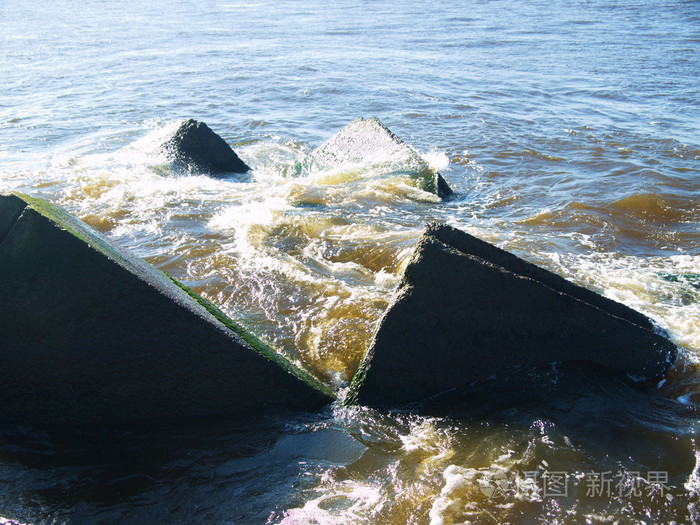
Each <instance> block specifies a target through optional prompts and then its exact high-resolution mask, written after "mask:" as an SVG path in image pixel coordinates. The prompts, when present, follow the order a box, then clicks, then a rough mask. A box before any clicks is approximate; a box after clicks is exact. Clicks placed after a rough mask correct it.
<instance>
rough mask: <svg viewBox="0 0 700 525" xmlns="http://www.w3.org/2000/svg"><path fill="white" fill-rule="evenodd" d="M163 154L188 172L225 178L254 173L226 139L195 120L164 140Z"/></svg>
mask: <svg viewBox="0 0 700 525" xmlns="http://www.w3.org/2000/svg"><path fill="white" fill-rule="evenodd" d="M160 150H161V151H163V152H164V153H165V154H166V156H167V157H168V158H170V159H171V160H172V162H173V163H174V164H175V165H176V166H177V167H178V168H180V169H183V170H185V171H193V172H203V173H208V174H211V175H224V174H226V173H245V172H247V171H249V170H250V167H249V166H248V165H247V164H246V163H245V162H243V161H242V160H241V159H240V158H239V157H238V155H236V152H234V151H233V150H232V149H231V146H229V145H228V144H227V143H226V141H225V140H224V139H222V138H221V137H220V136H219V135H217V134H216V133H214V132H213V131H212V130H211V128H209V126H207V125H206V124H205V123H204V122H199V121H197V120H194V119H187V120H185V121H183V122H182V123H181V124H180V125H179V126H178V127H177V128H176V129H175V130H174V131H173V132H172V133H170V134H169V135H168V136H167V137H166V138H165V139H164V140H163V142H162V144H161V145H160Z"/></svg>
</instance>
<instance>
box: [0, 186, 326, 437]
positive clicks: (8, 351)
mask: <svg viewBox="0 0 700 525" xmlns="http://www.w3.org/2000/svg"><path fill="white" fill-rule="evenodd" d="M0 370H2V381H0V420H4V421H10V420H11V421H38V422H43V423H84V422H98V421H116V420H127V419H140V418H165V417H182V416H199V415H214V414H230V413H239V412H246V411H251V410H259V409H263V408H265V407H290V408H303V409H308V408H314V407H318V406H321V405H323V404H324V403H326V402H328V401H329V400H330V398H331V396H332V393H331V392H330V391H329V390H328V389H326V388H325V387H323V386H322V385H320V384H319V383H318V381H316V379H315V378H313V377H312V376H311V375H310V374H309V373H307V372H306V371H304V370H302V369H300V368H299V367H297V366H295V365H293V364H292V363H290V362H288V361H287V360H285V359H284V358H282V357H281V356H280V355H278V354H277V353H276V352H275V351H274V350H273V349H272V348H270V347H269V346H267V345H266V344H265V343H263V342H262V341H260V340H259V339H258V338H256V337H255V336H254V335H253V334H251V333H249V332H247V331H245V330H244V329H242V328H241V327H240V326H238V325H237V324H236V323H235V322H233V321H231V320H230V319H228V318H226V316H224V315H223V314H222V313H221V312H220V311H219V310H218V309H216V307H214V306H213V305H212V304H211V303H208V302H207V301H205V300H204V299H202V298H201V297H199V296H197V295H196V294H194V293H193V292H191V291H189V290H188V289H187V288H185V287H184V286H182V285H180V284H179V283H177V282H175V281H173V280H171V279H170V278H169V277H168V276H166V275H165V274H163V273H162V272H160V271H158V270H156V269H155V268H153V267H152V266H150V265H148V264H146V263H145V262H144V261H142V260H141V259H138V258H137V257H135V256H133V255H132V254H130V253H129V252H127V251H126V250H124V249H121V248H119V247H117V246H115V245H114V244H112V243H110V242H109V241H108V240H106V238H104V237H103V236H102V235H100V234H99V233H97V232H95V231H94V230H92V229H91V228H90V227H89V226H87V225H85V224H84V223H82V222H81V221H79V220H77V219H76V218H75V217H73V216H71V215H69V214H68V213H66V212H65V211H63V210H61V209H60V208H58V207H56V206H53V205H51V204H49V203H47V202H46V201H43V200H40V199H35V198H30V197H27V196H25V195H20V194H15V195H10V196H0Z"/></svg>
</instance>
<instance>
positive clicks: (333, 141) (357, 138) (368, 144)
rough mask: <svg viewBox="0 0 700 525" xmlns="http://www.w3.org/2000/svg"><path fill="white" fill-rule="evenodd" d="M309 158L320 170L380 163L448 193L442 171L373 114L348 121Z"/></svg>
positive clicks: (426, 186)
mask: <svg viewBox="0 0 700 525" xmlns="http://www.w3.org/2000/svg"><path fill="white" fill-rule="evenodd" d="M311 162H312V165H313V166H315V167H317V168H319V169H324V170H327V169H335V168H338V167H341V166H345V165H356V164H373V165H381V166H383V167H385V168H388V169H391V170H395V171H405V172H409V173H411V174H413V176H414V177H416V178H418V179H420V181H421V189H423V190H425V191H428V192H430V193H434V194H436V195H438V196H439V197H441V198H446V197H449V196H450V195H452V189H451V188H450V186H449V185H448V184H447V181H446V180H445V179H444V178H443V177H442V175H440V174H439V173H438V172H437V171H435V170H434V169H433V168H431V167H430V165H429V164H428V163H427V162H426V161H425V160H423V158H422V157H421V156H420V155H418V153H416V151H415V150H413V149H412V148H411V147H410V146H409V145H407V144H406V143H405V142H403V141H402V140H401V139H400V138H398V137H397V136H396V135H394V134H393V133H392V132H391V131H389V129H388V128H387V127H386V126H384V124H382V123H381V122H380V121H379V120H378V119H376V118H370V119H364V118H358V119H355V120H353V121H352V122H350V124H348V125H347V126H345V127H344V128H343V129H341V130H340V131H338V132H337V133H335V134H334V135H333V136H331V137H330V138H329V139H328V140H327V141H326V142H324V143H323V144H322V145H321V146H319V147H318V148H317V149H315V150H314V151H313V152H312V153H311Z"/></svg>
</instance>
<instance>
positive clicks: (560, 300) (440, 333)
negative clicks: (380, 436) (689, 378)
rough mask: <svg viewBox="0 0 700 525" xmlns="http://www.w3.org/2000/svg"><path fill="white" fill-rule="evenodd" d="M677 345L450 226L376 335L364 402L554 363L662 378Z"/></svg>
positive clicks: (420, 260) (356, 389)
mask: <svg viewBox="0 0 700 525" xmlns="http://www.w3.org/2000/svg"><path fill="white" fill-rule="evenodd" d="M676 353H677V350H676V347H675V346H674V345H673V344H672V343H671V342H670V341H669V340H667V339H666V338H665V337H663V336H661V335H659V334H658V333H657V332H656V331H655V329H654V326H653V325H652V323H651V321H650V320H649V319H648V318H647V317H645V316H644V315H642V314H640V313H639V312H636V311H634V310H632V309H630V308H628V307H626V306H624V305H622V304H620V303H617V302H615V301H612V300H610V299H607V298H605V297H603V296H601V295H599V294H596V293H595V292H592V291H590V290H587V289H585V288H582V287H580V286H577V285H575V284H573V283H571V282H569V281H566V280H565V279H563V278H562V277H560V276H558V275H555V274H553V273H551V272H549V271H547V270H544V269H542V268H539V267H537V266H535V265H533V264H531V263H528V262H526V261H524V260H522V259H520V258H518V257H516V256H515V255H512V254H510V253H508V252H505V251H503V250H501V249H499V248H497V247H495V246H493V245H490V244H488V243H486V242H484V241H481V240H479V239H477V238H475V237H473V236H471V235H469V234H467V233H466V232H463V231H460V230H457V229H454V228H451V227H449V226H444V225H430V226H428V228H427V229H426V231H425V233H424V235H423V237H422V238H421V240H420V242H419V244H418V246H417V248H416V251H415V253H414V255H413V257H412V259H411V261H410V263H409V265H408V267H407V268H406V271H405V274H404V277H403V281H402V283H401V285H400V287H399V289H398V291H397V293H396V295H395V298H394V300H393V303H392V304H391V306H390V307H389V308H388V310H387V311H386V313H385V314H384V316H383V319H382V320H381V323H380V325H379V327H378V329H377V331H376V333H375V337H374V340H373V342H372V345H371V347H370V349H369V351H368V352H367V355H366V356H365V359H364V362H363V363H362V365H361V367H360V371H359V372H358V374H357V375H356V377H355V379H354V380H353V385H352V390H353V394H352V396H351V397H354V398H355V399H356V400H357V402H359V403H361V404H367V405H392V404H401V403H407V402H414V401H418V400H421V399H425V398H428V397H430V396H434V395H437V394H440V393H442V392H445V391H448V390H450V389H455V388H458V387H461V386H466V385H469V384H470V383H473V382H478V381H483V380H486V379H488V378H490V377H493V376H499V375H501V374H504V375H505V374H508V373H511V372H512V371H513V370H516V369H521V370H522V367H523V366H525V367H528V366H534V367H537V366H546V365H548V364H549V363H552V362H572V363H573V362H588V363H593V364H595V365H600V366H603V367H605V368H607V369H610V370H613V371H616V372H619V373H623V374H629V375H631V376H633V377H635V378H638V379H646V380H652V379H656V378H658V377H660V376H661V375H663V373H664V372H665V371H666V370H667V369H668V367H669V366H670V365H671V364H672V363H673V361H674V360H675V358H676Z"/></svg>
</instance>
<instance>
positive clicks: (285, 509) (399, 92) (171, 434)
mask: <svg viewBox="0 0 700 525" xmlns="http://www.w3.org/2000/svg"><path fill="white" fill-rule="evenodd" d="M699 53H700V4H698V3H697V2H695V1H660V0H651V1H648V2H631V1H628V0H622V1H615V2H607V1H606V2H604V1H602V0H592V1H587V2H559V1H556V0H555V1H550V2H544V1H540V0H534V1H529V2H517V1H513V0H500V1H499V0H494V1H466V2H453V1H452V2H449V1H446V0H439V1H436V2H431V3H429V4H427V3H423V2H412V1H383V0H380V1H376V2H351V1H349V0H341V1H335V2H334V1H329V2H315V1H310V2H303V3H302V2H291V1H286V0H282V1H277V2H265V1H260V2H231V1H229V2H226V1H215V0H209V1H205V0H201V1H197V2H194V1H189V2H188V1H184V0H179V1H173V2H134V1H132V0H124V1H122V2H107V1H98V0H87V1H83V2H75V1H70V0H62V1H61V0H59V1H56V2H51V3H44V4H42V3H35V2H18V1H15V0H5V1H3V2H0V95H1V96H0V191H3V192H7V191H22V192H25V193H28V194H30V195H35V196H39V197H43V198H46V199H48V200H50V201H52V202H55V203H57V204H60V205H62V206H64V207H65V208H66V209H68V210H69V211H70V212H72V213H73V214H75V215H77V216H78V217H80V218H81V219H83V220H84V221H86V222H87V223H89V224H90V225H92V226H93V227H95V228H97V229H98V230H100V231H102V232H103V233H104V234H106V235H107V236H108V237H109V238H110V239H112V240H113V241H114V242H117V243H119V244H121V245H124V246H126V247H127V248H129V249H130V250H132V251H134V252H135V253H136V254H138V255H139V256H141V257H143V258H144V259H146V260H147V261H148V262H150V263H152V264H154V265H155V266H157V267H158V268H160V269H162V270H164V271H166V272H168V273H170V274H172V275H173V276H175V277H177V278H179V279H181V280H182V281H184V282H185V283H186V284H188V285H190V286H192V287H193V288H194V289H195V290H197V291H198V292H199V293H201V294H202V295H204V296H205V297H207V298H208V299H210V300H212V301H214V302H215V303H216V304H218V305H219V306H220V307H221V308H222V309H224V310H225V311H226V313H227V314H229V315H230V316H231V317H233V318H236V319H237V320H239V321H240V322H241V323H243V324H245V325H246V326H248V327H249V328H251V329H252V330H254V331H256V332H257V333H259V334H260V335H261V336H262V337H264V338H265V339H267V340H268V341H270V342H271V343H272V344H274V345H275V346H276V347H277V348H278V349H279V351H280V352H283V353H285V354H286V355H287V356H288V357H289V358H291V359H294V360H296V361H298V362H300V363H302V364H303V365H304V366H307V367H309V368H311V369H312V370H314V371H315V372H316V373H317V374H318V375H319V376H321V377H322V378H323V379H324V380H325V381H327V382H328V383H330V384H333V385H335V386H336V387H338V388H342V387H343V386H344V385H346V384H347V381H348V380H349V379H350V378H351V377H352V374H353V373H354V371H355V369H356V366H357V363H358V361H359V359H360V358H361V356H362V354H363V352H364V350H365V349H366V347H367V344H368V341H369V338H370V337H371V334H372V331H373V330H374V328H375V326H376V322H377V320H378V319H379V316H380V315H381V313H382V312H383V310H384V309H385V308H386V306H387V304H388V301H389V300H390V297H391V293H392V291H393V290H395V288H396V286H397V285H398V282H399V280H400V277H401V273H402V271H403V268H404V267H405V265H406V264H407V261H408V258H409V257H410V255H411V253H412V250H413V247H414V246H415V243H416V242H417V240H418V238H419V236H420V234H421V231H422V229H423V227H424V225H425V224H426V223H428V222H431V221H441V222H446V223H448V224H451V225H454V226H457V227H459V228H462V229H464V230H466V231H469V232H470V233H472V234H475V235H477V236H478V237H480V238H483V239H485V240H487V241H490V242H492V243H494V244H496V245H498V246H500V247H502V248H504V249H507V250H509V251H512V252H514V253H516V254H518V255H519V256H521V257H524V258H526V259H528V260H530V261H532V262H535V263H537V264H539V265H542V266H544V267H546V268H548V269H550V270H552V271H554V272H556V273H558V274H560V275H562V276H564V277H566V278H568V279H570V280H573V281H574V282H576V283H578V284H581V285H584V286H586V287H588V288H591V289H594V290H596V291H598V292H600V293H603V294H605V295H607V296H609V297H611V298H613V299H616V300H618V301H620V302H623V303H625V304H627V305H629V306H631V307H633V308H635V309H637V310H639V311H642V312H643V313H645V314H647V315H648V316H650V317H651V318H652V319H653V320H654V321H655V322H656V323H657V324H658V325H659V326H660V327H661V328H663V329H665V330H666V331H667V332H668V333H669V334H670V336H671V338H672V339H673V340H674V341H675V342H676V343H677V344H678V345H679V346H680V349H681V354H682V356H681V358H680V359H679V361H678V364H677V365H676V367H675V368H674V369H673V370H672V371H671V372H670V373H669V375H668V377H667V378H666V380H665V381H663V382H661V383H659V385H658V386H657V387H656V388H654V389H652V391H651V392H646V393H639V392H636V391H634V392H630V391H628V390H625V389H618V388H616V387H613V386H609V385H606V384H600V385H597V387H596V388H591V389H590V390H587V391H582V392H566V393H561V394H560V395H559V397H558V398H557V399H549V400H548V402H547V403H539V404H537V405H523V406H512V405H503V404H499V403H495V402H494V401H493V400H492V399H484V400H483V402H482V403H480V404H479V406H468V407H467V406H465V407H458V409H455V410H451V411H447V412H445V413H444V414H438V415H436V414H432V415H425V414H422V415H421V414H413V413H411V412H406V411H391V410H372V409H368V408H364V407H353V408H344V407H340V406H334V405H331V406H329V407H327V408H326V409H324V410H323V411H321V412H318V413H308V414H299V413H291V414H287V413H285V414H279V413H275V414H260V415H259V416H255V417H250V418H245V419H243V420H240V419H236V418H234V419H231V418H224V419H219V420H213V421H212V420H208V421H196V422H177V423H172V424H170V425H169V426H166V427H161V426H156V427H152V426H148V425H146V424H139V425H130V426H125V427H119V428H109V429H94V428H92V429H71V430H62V431H53V430H52V431H49V430H46V429H40V428H33V427H17V426H9V427H7V428H3V430H2V433H1V437H0V523H4V522H9V523H15V522H19V523H25V524H39V523H42V524H43V523H212V524H218V523H220V524H230V523H236V524H238V523H244V524H246V523H266V522H268V523H285V524H296V523H299V524H301V523H317V524H336V523H352V524H355V523H368V524H369V523H382V524H384V523H386V524H404V523H416V524H420V523H430V524H435V525H438V524H456V523H671V522H675V523H695V522H698V521H700V506H698V500H699V498H700V443H699V442H698V438H699V436H698V412H697V407H698V405H699V404H700V379H699V375H698V372H699V370H698V368H699V365H698V361H699V359H698V357H699V355H700V306H699V305H700V290H699V286H700V284H699V281H698V277H697V275H698V274H699V273H700V199H699V195H700V191H699V187H700V176H699V168H700V163H699V162H698V161H699V160H700V141H699V140H698V137H700V92H699V90H698V78H699V77H700V55H699ZM372 116H375V117H378V118H379V119H380V120H381V121H382V122H384V124H385V125H387V126H388V127H389V128H390V129H391V130H392V131H393V132H394V133H396V134H397V135H398V136H399V137H401V138H402V139H403V140H404V141H406V142H407V143H408V144H410V145H411V146H412V147H414V148H415V149H416V150H417V151H418V152H419V153H420V154H421V155H422V156H423V157H424V158H425V159H426V160H427V161H428V162H429V163H430V164H431V165H432V166H433V167H435V168H436V169H438V170H439V171H440V172H441V173H442V174H443V176H444V177H445V178H446V179H447V180H448V181H449V183H450V185H451V186H452V187H453V189H454V190H455V196H454V197H453V198H452V199H450V200H448V201H446V202H441V201H440V200H439V199H437V198H436V197H435V196H434V195H432V194H430V193H426V192H424V191H421V190H420V189H419V188H417V187H416V186H415V185H414V184H411V180H410V174H397V175H396V176H391V177H387V176H386V174H385V173H380V172H378V171H377V169H376V166H374V165H373V164H371V163H368V164H367V165H359V166H353V167H347V166H346V167H343V168H339V169H336V170H326V171H318V170H316V171H314V170H304V169H301V170H300V169H299V166H300V165H301V164H303V162H302V161H303V159H304V158H305V157H306V155H307V154H308V153H309V152H310V151H312V150H313V148H315V147H317V146H318V145H320V144H321V143H322V142H323V141H324V140H326V139H327V138H328V137H330V136H331V135H332V134H333V133H334V132H336V131H337V130H339V129H340V128H342V127H343V126H344V125H346V124H347V123H349V122H350V121H351V120H353V119H355V118H357V117H372ZM190 117H192V118H196V119H199V120H202V121H204V122H206V123H207V124H209V125H210V126H211V127H212V128H213V129H214V131H216V132H217V133H219V134H220V135H222V136H223V137H224V138H225V139H226V140H227V142H228V143H229V144H230V145H231V146H232V147H233V148H234V149H235V151H236V152H237V153H238V154H239V155H240V156H241V158H242V159H243V160H244V161H245V162H246V163H248V164H249V165H250V166H251V167H252V168H253V169H252V171H251V173H250V174H249V175H248V176H247V177H242V178H241V177H229V178H225V179H223V180H216V179H212V178H209V177H207V176H204V175H194V176H182V175H181V174H177V173H173V172H172V171H171V170H170V168H169V167H168V166H167V165H166V164H162V163H159V162H158V160H157V159H155V160H154V159H153V158H152V157H150V156H149V155H147V152H148V148H147V147H146V144H144V141H147V140H148V138H147V137H148V136H149V134H150V133H153V132H156V133H157V132H158V131H160V130H163V129H165V128H167V127H168V126H172V125H173V123H175V122H177V121H178V120H180V119H183V118H190ZM1 293H2V292H1V291H0V294H1ZM1 308H2V306H0V313H1V311H2V310H1ZM553 374H554V375H553V381H556V379H557V376H556V371H554V372H553ZM549 386H550V385H543V388H549Z"/></svg>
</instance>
